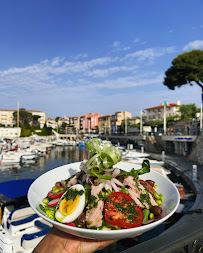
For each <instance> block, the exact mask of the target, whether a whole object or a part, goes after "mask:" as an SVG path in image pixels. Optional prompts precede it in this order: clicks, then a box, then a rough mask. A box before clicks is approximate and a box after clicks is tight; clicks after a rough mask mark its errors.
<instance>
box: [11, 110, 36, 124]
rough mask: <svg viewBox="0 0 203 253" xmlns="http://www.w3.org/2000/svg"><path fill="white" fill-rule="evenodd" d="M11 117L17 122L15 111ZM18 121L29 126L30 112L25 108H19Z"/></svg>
mask: <svg viewBox="0 0 203 253" xmlns="http://www.w3.org/2000/svg"><path fill="white" fill-rule="evenodd" d="M13 118H14V120H15V121H16V122H17V111H15V112H14V113H13ZM19 121H20V125H21V126H30V123H31V122H32V113H30V112H28V111H26V109H24V108H21V109H19Z"/></svg>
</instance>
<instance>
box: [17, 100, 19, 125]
mask: <svg viewBox="0 0 203 253" xmlns="http://www.w3.org/2000/svg"><path fill="white" fill-rule="evenodd" d="M17 127H19V101H18V102H17Z"/></svg>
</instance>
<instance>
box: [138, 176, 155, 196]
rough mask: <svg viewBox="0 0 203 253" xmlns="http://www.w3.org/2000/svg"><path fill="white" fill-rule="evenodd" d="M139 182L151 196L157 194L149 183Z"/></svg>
mask: <svg viewBox="0 0 203 253" xmlns="http://www.w3.org/2000/svg"><path fill="white" fill-rule="evenodd" d="M139 181H140V183H141V184H142V185H143V186H144V187H145V188H146V189H147V190H148V191H149V192H150V193H151V194H152V196H154V193H157V192H156V191H155V190H154V188H153V187H152V186H151V185H150V184H149V183H147V182H146V181H144V180H141V179H140V180H139Z"/></svg>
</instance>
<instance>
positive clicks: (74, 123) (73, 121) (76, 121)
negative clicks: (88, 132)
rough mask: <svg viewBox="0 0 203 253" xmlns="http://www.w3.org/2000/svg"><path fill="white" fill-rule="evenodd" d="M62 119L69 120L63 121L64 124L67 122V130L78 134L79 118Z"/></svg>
mask: <svg viewBox="0 0 203 253" xmlns="http://www.w3.org/2000/svg"><path fill="white" fill-rule="evenodd" d="M64 118H66V119H67V118H69V120H68V121H64V122H67V123H68V127H69V128H74V129H75V131H76V133H78V132H79V130H80V117H78V116H73V117H67V116H66V117H64Z"/></svg>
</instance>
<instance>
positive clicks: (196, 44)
mask: <svg viewBox="0 0 203 253" xmlns="http://www.w3.org/2000/svg"><path fill="white" fill-rule="evenodd" d="M192 49H203V40H194V41H191V42H189V43H188V44H187V45H185V46H184V48H183V51H188V50H192Z"/></svg>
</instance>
